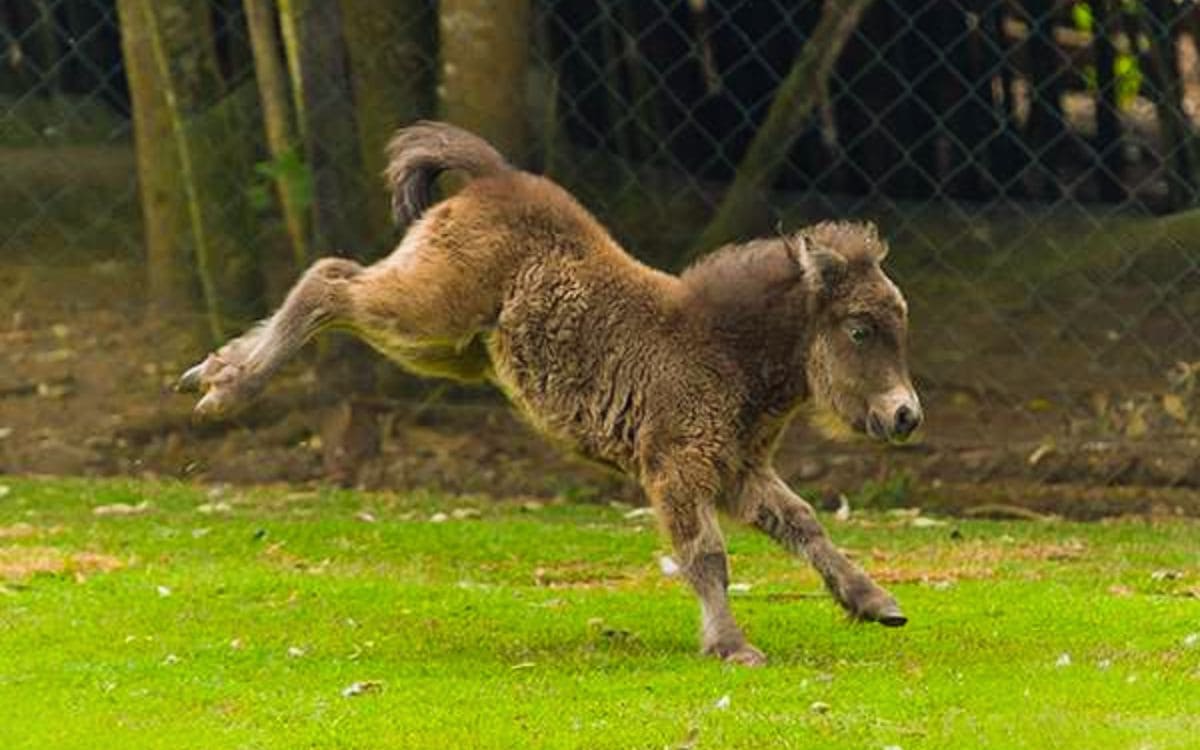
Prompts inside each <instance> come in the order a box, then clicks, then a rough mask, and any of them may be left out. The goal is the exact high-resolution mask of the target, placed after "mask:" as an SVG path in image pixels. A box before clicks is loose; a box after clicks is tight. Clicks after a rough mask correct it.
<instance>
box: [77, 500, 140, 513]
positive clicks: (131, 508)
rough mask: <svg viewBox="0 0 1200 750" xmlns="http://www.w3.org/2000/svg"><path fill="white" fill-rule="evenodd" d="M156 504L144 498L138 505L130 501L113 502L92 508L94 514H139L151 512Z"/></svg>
mask: <svg viewBox="0 0 1200 750" xmlns="http://www.w3.org/2000/svg"><path fill="white" fill-rule="evenodd" d="M153 507H154V506H153V505H151V504H150V501H149V500H143V501H142V502H140V503H138V504H137V505H130V504H129V503H111V504H109V505H97V506H96V507H94V508H92V515H96V516H137V515H141V514H142V513H147V512H149V511H150V510H151V509H152V508H153Z"/></svg>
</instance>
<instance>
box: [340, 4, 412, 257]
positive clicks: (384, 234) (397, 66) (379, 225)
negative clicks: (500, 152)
mask: <svg viewBox="0 0 1200 750" xmlns="http://www.w3.org/2000/svg"><path fill="white" fill-rule="evenodd" d="M341 9H342V25H343V31H344V33H345V37H346V50H347V52H348V53H349V56H350V70H351V74H352V75H351V80H352V83H353V86H354V114H355V117H356V121H357V123H358V142H359V146H360V148H361V151H362V154H361V158H362V163H363V166H364V171H363V174H362V181H363V186H364V189H365V192H366V199H367V221H368V228H369V230H370V234H371V240H372V242H373V243H374V244H376V245H378V244H379V243H380V242H385V241H386V240H387V239H389V238H390V237H391V230H390V227H391V208H390V207H389V198H388V194H387V191H386V190H385V189H384V184H383V179H382V177H381V174H382V173H383V168H384V167H385V166H386V165H387V162H386V157H385V154H384V148H385V146H386V145H387V142H388V139H389V138H390V137H391V135H392V133H393V132H394V131H395V130H396V128H398V127H400V126H402V125H407V124H409V123H411V122H413V121H415V120H419V119H422V118H427V117H429V116H430V115H431V114H432V113H433V111H434V108H433V101H434V97H433V65H432V63H431V60H433V59H434V56H435V55H436V47H435V36H436V29H435V26H434V24H435V18H434V14H433V9H432V8H431V7H430V5H429V3H428V2H426V1H425V0H389V1H388V2H384V3H381V2H378V1H377V0H341Z"/></svg>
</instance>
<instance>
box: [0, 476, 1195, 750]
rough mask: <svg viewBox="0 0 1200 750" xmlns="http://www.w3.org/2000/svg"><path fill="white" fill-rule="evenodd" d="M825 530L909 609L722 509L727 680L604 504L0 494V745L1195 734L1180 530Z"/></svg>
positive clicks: (912, 521)
mask: <svg viewBox="0 0 1200 750" xmlns="http://www.w3.org/2000/svg"><path fill="white" fill-rule="evenodd" d="M830 524H831V531H832V533H833V534H834V536H835V538H836V539H837V541H838V542H839V543H840V544H842V545H843V546H844V547H846V548H847V549H848V550H850V551H852V552H853V553H854V554H856V555H857V556H858V558H859V559H860V560H861V561H862V562H863V564H864V565H865V566H866V567H868V568H869V569H870V570H872V571H873V572H876V573H877V574H878V575H879V577H880V578H881V579H882V580H885V581H887V582H888V585H889V587H890V588H891V589H892V590H893V592H894V593H896V594H897V596H898V598H899V599H900V600H901V602H902V603H903V604H904V607H905V610H906V612H907V614H908V615H909V617H910V618H911V622H910V624H909V625H908V627H906V628H903V629H899V630H889V629H885V628H881V627H878V626H873V625H854V624H851V623H848V622H847V621H846V620H845V619H844V618H843V617H842V616H841V614H840V613H839V612H838V611H837V609H836V608H835V607H834V605H833V604H832V603H831V601H830V600H829V599H828V598H827V597H825V596H824V595H823V594H822V593H821V591H820V586H819V583H818V581H817V579H816V577H815V575H814V574H813V573H812V572H811V571H810V570H809V569H808V568H807V567H806V566H804V565H801V564H797V563H796V561H794V560H791V559H789V558H788V557H787V556H786V555H784V554H783V553H782V551H779V550H777V549H775V548H774V547H773V546H772V545H771V544H770V543H769V542H768V541H766V540H765V539H762V538H760V537H759V536H757V535H756V534H754V533H753V532H750V531H746V530H743V529H739V528H735V527H734V526H733V525H732V524H731V523H726V530H727V536H728V539H729V546H730V551H731V557H732V564H733V568H734V570H733V580H734V581H735V582H736V584H737V585H736V586H735V587H734V588H735V593H734V594H733V597H734V608H735V612H736V613H737V615H738V616H739V619H740V620H741V622H742V624H743V626H744V627H745V629H746V630H747V632H748V634H749V635H750V637H751V639H752V640H753V641H754V642H755V643H756V644H757V645H758V646H759V647H761V648H762V649H763V650H764V651H766V653H767V654H768V656H769V657H770V659H771V663H770V664H769V666H767V667H766V668H765V669H760V670H747V669H741V668H733V667H730V666H726V665H723V664H721V663H719V662H716V661H712V660H708V659H705V658H702V657H700V656H699V655H698V654H697V646H696V625H697V611H696V606H695V604H694V603H693V601H692V598H691V595H690V594H689V593H687V592H686V591H685V590H684V588H683V587H682V586H681V585H680V584H679V583H678V582H677V581H673V580H671V579H669V578H666V577H665V576H664V575H663V574H662V572H661V571H660V569H659V563H658V558H659V556H660V555H662V554H663V553H664V551H665V549H664V547H663V543H662V541H661V540H660V538H659V536H658V535H657V533H656V531H655V528H654V522H653V519H652V518H650V517H648V516H646V515H645V514H638V513H633V514H631V513H630V509H629V508H626V507H620V506H616V507H614V506H610V505H605V504H600V503H591V504H582V503H569V502H562V503H553V502H552V503H539V502H536V501H529V500H522V499H520V498H514V499H508V500H498V501H497V500H489V499H484V498H476V497H448V496H441V495H437V494H408V495H390V494H364V493H356V492H343V491H324V490H320V491H318V490H297V489H287V488H276V489H252V490H244V489H222V488H215V489H214V488H206V487H198V486H191V485H184V484H175V483H156V482H135V481H92V480H86V481H85V480H40V479H37V480H29V479H20V478H13V477H9V478H3V477H0V747H3V748H11V749H15V748H27V747H36V748H56V749H57V748H79V747H104V748H143V747H154V748H172V749H173V750H175V749H178V748H306V747H313V748H338V747H344V748H351V747H354V748H427V747H428V748H524V747H552V748H575V747H579V748H768V747H771V748H774V747H782V748H788V747H791V748H843V747H844V748H876V749H878V750H883V749H884V748H903V749H904V750H915V749H916V748H955V749H956V750H957V749H960V748H1048V747H1062V748H1154V749H1155V750H1166V749H1167V748H1195V747H1198V746H1200V598H1197V596H1198V595H1200V523H1197V522H1195V521H1188V520H1181V519H1177V520H1154V521H1145V520H1121V521H1113V522H1109V523H1100V524H1092V525H1084V524H1076V523H1067V522H1045V523H1041V522H1028V521H1026V522H988V521H957V520H952V519H926V518H924V517H919V520H918V519H917V518H914V517H912V516H911V515H903V514H898V513H894V512H893V513H877V514H855V515H854V516H853V517H852V518H851V519H850V520H849V521H847V522H842V523H838V522H834V521H832V520H831V521H830Z"/></svg>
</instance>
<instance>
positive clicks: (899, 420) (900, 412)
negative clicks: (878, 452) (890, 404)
mask: <svg viewBox="0 0 1200 750" xmlns="http://www.w3.org/2000/svg"><path fill="white" fill-rule="evenodd" d="M919 424H921V415H920V414H918V413H917V412H916V411H915V410H913V409H911V408H909V407H908V406H901V407H900V408H899V409H897V410H896V421H895V425H896V434H897V435H899V436H901V437H908V436H909V435H911V434H912V432H913V430H915V429H917V425H919Z"/></svg>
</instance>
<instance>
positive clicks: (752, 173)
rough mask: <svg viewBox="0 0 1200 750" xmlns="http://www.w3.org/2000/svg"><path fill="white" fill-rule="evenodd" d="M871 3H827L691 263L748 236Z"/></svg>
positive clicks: (865, 0)
mask: <svg viewBox="0 0 1200 750" xmlns="http://www.w3.org/2000/svg"><path fill="white" fill-rule="evenodd" d="M870 4H871V0H845V1H844V2H836V0H827V2H826V4H825V7H824V10H823V11H822V13H821V21H820V23H818V24H817V27H816V29H814V30H813V34H812V37H810V38H809V40H808V41H807V42H806V43H805V45H804V48H803V49H802V50H801V52H800V57H799V58H798V59H797V60H796V63H795V64H794V65H793V66H792V69H791V71H790V72H789V73H788V76H787V78H785V79H784V81H783V83H781V84H780V86H779V90H778V91H777V92H776V93H775V99H774V101H773V102H772V103H771V109H770V111H768V112H767V119H766V120H765V121H764V122H763V124H762V126H761V127H760V128H759V129H758V132H757V133H756V134H755V136H754V141H753V142H752V143H751V144H750V147H749V148H748V149H747V150H746V154H745V156H743V157H742V161H741V163H740V164H739V165H738V168H737V174H736V176H735V177H734V180H733V184H732V185H730V186H729V189H728V190H727V191H726V193H725V198H724V199H723V200H722V201H721V205H720V207H719V208H718V209H717V215H716V216H715V217H713V219H712V221H711V222H710V223H709V225H708V226H707V227H706V228H705V230H704V232H703V233H702V234H701V235H700V239H699V241H698V242H697V243H696V244H695V245H694V246H693V248H692V250H691V252H690V253H689V254H688V259H690V258H694V257H697V256H699V255H700V254H701V253H703V252H705V251H707V250H710V249H712V248H715V247H717V246H718V245H720V244H722V243H725V242H729V241H732V240H735V239H737V238H739V237H742V236H744V235H745V234H746V233H747V232H749V231H750V230H751V229H752V228H753V226H754V223H755V219H756V218H757V217H758V216H759V211H758V210H757V209H758V207H759V205H760V204H761V202H762V198H761V191H764V190H767V189H769V188H770V186H771V184H772V183H773V182H774V180H775V177H776V176H777V175H778V174H779V169H780V167H782V166H783V164H784V162H785V160H786V159H787V155H788V151H790V150H791V147H792V144H793V143H795V141H796V138H797V136H798V135H799V134H800V131H801V128H802V127H803V125H804V121H805V119H806V118H807V117H808V116H809V115H810V114H811V113H812V112H813V110H814V109H815V108H816V107H817V106H818V105H819V104H820V103H821V101H822V100H823V99H824V98H825V96H826V87H827V85H828V79H829V74H830V72H831V71H832V70H833V66H834V63H836V62H837V58H838V55H839V54H840V53H841V51H842V47H844V46H845V44H846V40H847V39H849V37H850V34H851V32H853V31H854V28H855V26H857V25H858V19H859V18H860V17H861V16H862V13H863V11H864V10H866V8H867V6H868V5H870Z"/></svg>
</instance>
